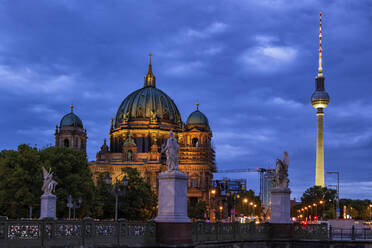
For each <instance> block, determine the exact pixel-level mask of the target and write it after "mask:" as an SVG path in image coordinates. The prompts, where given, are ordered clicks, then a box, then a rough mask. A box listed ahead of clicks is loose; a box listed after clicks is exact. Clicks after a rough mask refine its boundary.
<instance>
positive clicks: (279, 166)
mask: <svg viewBox="0 0 372 248" xmlns="http://www.w3.org/2000/svg"><path fill="white" fill-rule="evenodd" d="M288 166H289V156H288V153H287V152H284V156H283V160H280V159H279V158H278V159H276V167H275V186H276V187H278V188H288V184H289V179H288Z"/></svg>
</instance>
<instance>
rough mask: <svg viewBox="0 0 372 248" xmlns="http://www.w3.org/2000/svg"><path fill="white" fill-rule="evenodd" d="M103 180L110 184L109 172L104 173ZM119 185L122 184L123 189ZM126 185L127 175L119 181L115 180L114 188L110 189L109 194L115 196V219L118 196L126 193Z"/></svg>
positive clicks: (116, 216)
mask: <svg viewBox="0 0 372 248" xmlns="http://www.w3.org/2000/svg"><path fill="white" fill-rule="evenodd" d="M116 179H117V178H116ZM105 182H106V184H107V185H111V184H112V178H111V177H110V175H109V174H107V175H106V178H105ZM120 186H124V189H122V188H121V187H120ZM127 187H128V180H127V177H126V176H124V177H123V179H122V180H121V181H119V182H118V180H116V182H115V184H114V188H113V189H112V190H111V195H113V196H114V197H115V221H117V220H118V200H119V196H122V195H124V194H125V193H126V189H127Z"/></svg>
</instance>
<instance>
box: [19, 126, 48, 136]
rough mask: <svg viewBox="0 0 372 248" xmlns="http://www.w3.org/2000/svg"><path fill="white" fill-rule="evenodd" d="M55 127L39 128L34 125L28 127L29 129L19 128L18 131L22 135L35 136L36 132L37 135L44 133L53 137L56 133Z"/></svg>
mask: <svg viewBox="0 0 372 248" xmlns="http://www.w3.org/2000/svg"><path fill="white" fill-rule="evenodd" d="M54 131H55V130H54V129H45V128H41V127H40V128H38V127H33V128H28V129H18V130H17V133H18V134H21V135H27V136H34V135H35V134H37V135H42V136H44V137H48V138H50V137H53V135H54Z"/></svg>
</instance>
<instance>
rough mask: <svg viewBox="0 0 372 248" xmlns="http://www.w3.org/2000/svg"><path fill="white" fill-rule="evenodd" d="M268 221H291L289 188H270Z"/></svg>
mask: <svg viewBox="0 0 372 248" xmlns="http://www.w3.org/2000/svg"><path fill="white" fill-rule="evenodd" d="M270 193H271V211H270V213H271V216H270V223H292V221H291V202H290V195H291V190H290V189H289V188H272V189H271V190H270Z"/></svg>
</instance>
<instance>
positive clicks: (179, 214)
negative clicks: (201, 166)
mask: <svg viewBox="0 0 372 248" xmlns="http://www.w3.org/2000/svg"><path fill="white" fill-rule="evenodd" d="M158 178H159V201H158V202H159V208H158V216H157V217H156V219H155V221H156V222H157V223H156V233H157V235H156V238H157V242H158V243H159V244H161V245H162V246H174V245H177V246H180V245H182V246H183V247H188V246H190V244H192V223H191V222H190V219H189V217H188V216H187V179H188V176H187V174H185V173H182V172H180V171H178V170H176V171H166V172H163V173H160V174H159V176H158Z"/></svg>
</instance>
